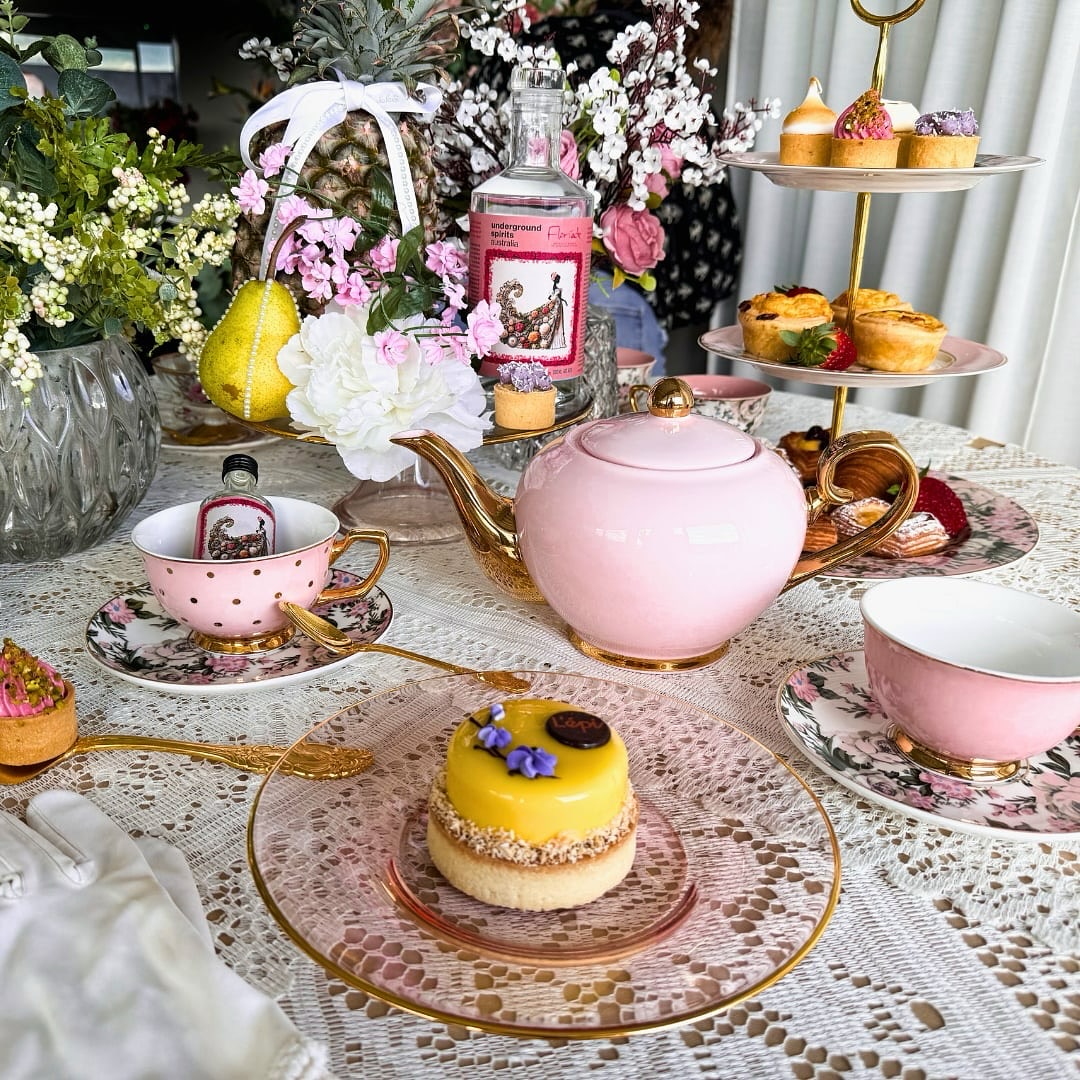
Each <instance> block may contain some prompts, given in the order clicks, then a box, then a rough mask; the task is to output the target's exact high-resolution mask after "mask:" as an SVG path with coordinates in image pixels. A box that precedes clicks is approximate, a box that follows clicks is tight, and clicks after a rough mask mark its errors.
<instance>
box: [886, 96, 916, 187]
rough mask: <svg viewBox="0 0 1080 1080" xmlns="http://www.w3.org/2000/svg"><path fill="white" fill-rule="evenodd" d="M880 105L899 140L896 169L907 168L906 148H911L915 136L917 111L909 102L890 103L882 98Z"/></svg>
mask: <svg viewBox="0 0 1080 1080" xmlns="http://www.w3.org/2000/svg"><path fill="white" fill-rule="evenodd" d="M881 104H882V105H884V106H885V111H886V112H887V113H888V114H889V119H890V120H891V121H892V129H893V134H894V135H895V136H896V137H897V138H898V139H899V140H900V145H899V146H898V147H897V149H896V166H897V168H900V169H904V168H907V163H908V148H909V147H910V146H911V137H912V135H914V134H915V121H916V120H918V118H919V110H918V109H917V108H915V106H914V105H913V104H912V103H911V102H910V101H892V100H890V99H888V98H882V99H881Z"/></svg>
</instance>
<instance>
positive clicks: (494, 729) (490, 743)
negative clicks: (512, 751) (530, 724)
mask: <svg viewBox="0 0 1080 1080" xmlns="http://www.w3.org/2000/svg"><path fill="white" fill-rule="evenodd" d="M513 737H514V736H513V735H511V734H510V732H509V731H507V729H506V728H504V727H499V725H498V724H493V723H488V724H485V725H484V726H483V727H482V728H481V729H480V730H479V731H478V732H477V733H476V738H477V740H478V741H480V742H482V743H483V744H484V747H485V749H487V750H501V749H502V748H503V747H504V746H506V745H508V744H509V742H510V740H511V739H512V738H513Z"/></svg>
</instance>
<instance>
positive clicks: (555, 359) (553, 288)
mask: <svg viewBox="0 0 1080 1080" xmlns="http://www.w3.org/2000/svg"><path fill="white" fill-rule="evenodd" d="M473 219H474V221H473V225H472V227H471V228H470V233H473V235H470V240H469V243H470V253H471V254H472V255H473V262H474V265H473V266H471V267H470V281H471V282H475V284H474V285H473V289H474V290H475V291H476V293H477V297H476V298H477V299H479V298H480V297H483V298H486V299H487V300H488V301H489V302H490V303H496V304H498V305H499V308H500V320H501V322H502V327H503V332H502V335H501V337H500V340H499V342H498V343H497V344H496V345H495V346H494V347H493V349H492V350H491V353H490V354H489V355H488V356H486V357H484V359H483V360H482V362H481V367H480V374H481V375H496V374H498V368H499V365H500V364H503V363H506V362H507V361H508V360H533V361H539V362H540V363H541V364H543V365H544V367H545V368H546V369H547V371H548V374H549V375H550V376H551V378H552V379H566V378H574V377H575V376H578V375H580V374H581V372H582V367H583V364H584V348H585V308H586V303H587V300H588V288H589V258H590V255H589V252H590V245H591V224H590V222H589V221H588V219H581V220H580V221H578V220H577V219H572V218H571V219H566V218H560V219H557V220H553V219H551V218H531V217H517V218H511V219H507V218H498V217H496V216H494V215H487V214H477V215H473ZM477 219H479V220H477ZM484 219H487V220H486V221H485V220H484ZM474 229H475V233H474ZM485 241H486V243H485Z"/></svg>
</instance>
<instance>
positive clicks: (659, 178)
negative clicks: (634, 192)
mask: <svg viewBox="0 0 1080 1080" xmlns="http://www.w3.org/2000/svg"><path fill="white" fill-rule="evenodd" d="M645 187H646V188H647V189H648V190H649V191H650V192H651V193H652V194H653V195H657V196H659V197H660V198H661V199H666V198H667V193H668V186H667V177H665V176H664V174H663V173H662V172H654V173H646V175H645Z"/></svg>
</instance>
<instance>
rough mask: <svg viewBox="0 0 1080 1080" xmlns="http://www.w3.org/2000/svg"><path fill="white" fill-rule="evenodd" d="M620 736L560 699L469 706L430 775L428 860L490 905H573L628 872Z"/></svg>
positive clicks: (631, 801)
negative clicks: (476, 709)
mask: <svg viewBox="0 0 1080 1080" xmlns="http://www.w3.org/2000/svg"><path fill="white" fill-rule="evenodd" d="M637 820H638V803H637V796H636V795H635V794H634V789H633V787H632V785H631V783H630V775H629V766H628V759H627V754H626V746H625V745H624V743H623V741H622V739H621V738H620V737H619V735H618V734H617V733H616V732H615V731H613V730H612V729H611V728H610V727H609V726H608V725H607V723H605V721H604V720H603V719H601V718H600V717H598V716H594V715H593V714H591V713H586V712H582V711H581V710H580V709H577V708H575V706H574V705H572V704H570V703H568V702H565V701H552V700H548V699H544V698H514V699H511V700H509V701H506V702H505V703H502V704H499V703H496V704H494V705H492V706H491V707H490V708H485V709H482V710H480V711H479V712H476V713H473V714H472V715H471V716H469V717H467V718H466V719H465V720H464V721H463V722H462V723H461V724H459V725H458V727H457V729H456V730H455V731H454V734H453V735H452V736H451V738H450V745H449V747H448V749H447V754H446V764H445V766H444V767H443V768H442V769H441V770H440V771H439V774H438V775H437V776H436V777H435V779H434V781H433V782H432V785H431V791H430V795H429V799H428V828H427V843H428V851H429V853H430V855H431V859H432V862H434V864H435V866H436V867H437V868H438V869H439V871H440V872H441V873H442V874H443V876H444V877H445V878H446V879H447V881H449V882H450V884H451V885H453V886H454V887H455V888H457V889H459V890H460V891H461V892H463V893H465V894H467V895H468V896H472V897H474V898H475V899H477V900H481V901H483V902H484V903H487V904H494V905H496V906H498V907H506V908H515V909H518V910H521V911H552V910H556V909H560V908H573V907H579V906H581V905H582V904H587V903H589V902H591V901H592V900H595V899H597V898H598V897H600V896H602V895H603V894H604V893H606V892H608V891H609V890H610V889H613V888H614V887H615V886H616V885H618V884H619V882H621V881H622V880H623V878H624V877H626V875H627V873H628V872H629V870H630V867H631V865H632V864H633V861H634V854H635V850H636V845H637Z"/></svg>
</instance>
